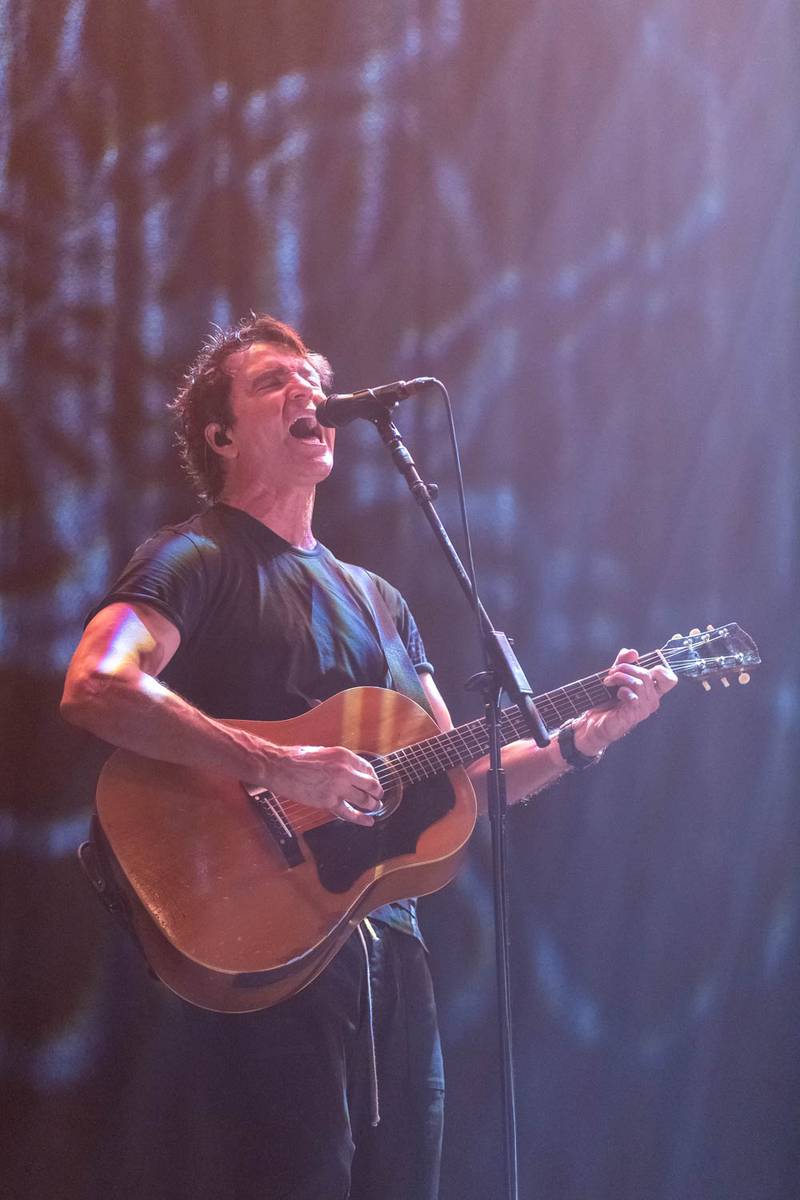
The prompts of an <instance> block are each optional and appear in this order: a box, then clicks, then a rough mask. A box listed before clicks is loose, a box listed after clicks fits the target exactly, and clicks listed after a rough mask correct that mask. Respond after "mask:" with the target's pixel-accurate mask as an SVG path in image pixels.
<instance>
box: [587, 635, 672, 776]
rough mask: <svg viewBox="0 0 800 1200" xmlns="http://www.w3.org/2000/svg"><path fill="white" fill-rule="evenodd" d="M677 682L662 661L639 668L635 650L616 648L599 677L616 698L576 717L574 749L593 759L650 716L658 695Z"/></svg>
mask: <svg viewBox="0 0 800 1200" xmlns="http://www.w3.org/2000/svg"><path fill="white" fill-rule="evenodd" d="M677 682H678V676H677V675H676V674H675V672H674V671H671V670H670V669H669V667H666V666H664V665H663V664H659V665H658V666H655V667H651V668H650V669H648V668H646V667H642V666H640V664H639V655H638V653H637V652H636V650H620V652H619V654H618V655H617V657H616V658H615V659H614V665H613V666H612V667H611V669H610V671H609V672H608V674H607V675H606V676H605V677H604V679H603V683H604V684H605V686H606V687H615V688H616V689H617V698H616V700H615V702H614V704H613V705H612V706H611V707H610V708H591V709H589V711H588V712H586V713H584V714H583V715H582V716H580V717H578V718H577V720H576V721H575V722H574V726H575V746H576V748H577V749H578V750H580V752H581V753H582V754H586V755H588V756H589V757H590V758H594V757H595V755H597V754H600V753H601V752H602V751H603V750H605V748H606V746H608V745H610V744H611V742H616V741H619V739H620V738H621V737H624V736H625V734H626V733H629V732H630V731H631V729H633V727H634V725H638V724H639V722H640V721H644V720H645V718H646V717H649V716H652V714H653V713H654V712H655V711H656V709H657V708H658V706H659V704H660V703H661V698H662V696H665V695H666V693H667V692H669V691H671V690H672V689H673V688H674V687H675V684H676V683H677Z"/></svg>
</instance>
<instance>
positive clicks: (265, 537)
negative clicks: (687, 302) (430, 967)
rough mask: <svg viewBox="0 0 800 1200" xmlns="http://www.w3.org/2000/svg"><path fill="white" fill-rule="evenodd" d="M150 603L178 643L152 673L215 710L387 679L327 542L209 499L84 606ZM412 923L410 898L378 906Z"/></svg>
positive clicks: (346, 576)
mask: <svg viewBox="0 0 800 1200" xmlns="http://www.w3.org/2000/svg"><path fill="white" fill-rule="evenodd" d="M371 578H372V580H373V582H374V583H375V586H376V587H377V589H378V590H379V592H380V594H381V597H382V598H383V600H384V601H385V603H386V605H387V607H388V609H389V612H390V613H391V615H392V617H393V619H394V622H395V624H396V626H397V630H398V633H399V634H400V638H401V640H402V642H403V644H404V645H405V647H406V649H407V651H408V654H409V657H410V659H411V662H412V663H413V664H414V666H415V667H416V668H417V670H428V671H430V670H432V667H431V665H430V663H429V662H428V661H427V659H426V657H425V650H424V647H423V645H422V640H421V638H420V636H419V632H418V630H417V627H416V624H415V622H414V618H413V617H412V615H411V612H410V611H409V608H408V605H407V604H406V602H405V600H404V599H403V597H402V596H401V595H400V593H399V592H398V591H397V590H396V589H395V588H393V587H391V585H390V584H388V583H386V582H385V581H384V580H382V579H380V578H379V577H378V576H376V575H372V576H371ZM117 601H126V602H129V603H141V604H148V605H150V607H151V608H154V609H156V610H157V611H158V612H160V613H162V614H163V616H165V617H167V618H168V620H170V621H171V622H172V623H173V624H174V625H175V626H176V628H177V629H178V631H179V633H180V635H181V642H180V646H179V648H178V650H177V651H176V653H175V655H174V656H173V658H172V660H171V661H170V662H169V664H168V665H167V667H166V668H165V670H164V672H163V673H162V676H161V678H162V679H163V681H164V683H166V684H167V686H169V687H170V688H172V689H173V690H174V691H176V692H178V693H179V694H180V695H181V696H183V697H185V698H186V699H187V700H189V701H190V702H191V703H192V704H194V705H195V706H196V707H197V708H200V709H202V711H203V712H206V713H208V714H209V715H210V716H213V717H229V718H234V719H235V718H239V719H240V720H263V721H277V720H283V719H285V718H287V717H293V716H297V715H299V714H300V713H303V712H307V711H308V709H309V708H312V707H313V706H314V704H315V703H316V702H318V701H320V700H326V699H327V698H328V697H329V696H333V695H335V694H336V693H337V692H340V691H342V690H344V689H345V688H348V687H355V686H360V685H371V686H375V687H389V686H391V677H390V675H389V671H388V668H387V664H386V659H385V657H384V653H383V649H382V647H381V641H380V636H379V634H378V630H377V628H376V625H375V620H374V618H373V615H372V612H371V608H370V603H369V601H368V599H367V598H366V597H365V596H364V594H363V592H361V591H360V589H359V588H358V585H357V582H356V580H355V579H354V577H353V575H352V574H351V572H350V571H349V570H347V569H346V568H345V567H343V566H342V564H340V563H339V561H338V559H337V558H336V557H335V556H334V555H333V554H332V553H331V552H330V550H328V549H327V548H326V547H325V546H323V545H321V544H320V543H317V545H316V547H315V548H314V549H313V550H299V549H297V547H295V546H292V545H291V544H290V543H289V542H286V541H285V540H284V539H283V538H281V537H279V536H278V535H277V534H276V533H273V532H272V530H270V529H268V528H267V527H266V526H265V525H262V524H261V522H260V521H257V520H255V518H253V517H251V516H250V515H249V514H248V513H245V512H243V511H242V510H241V509H237V508H231V507H229V506H228V505H225V504H217V505H215V506H214V507H213V508H210V509H208V510H207V511H206V512H204V513H201V514H200V515H198V516H195V517H192V518H190V520H188V521H185V522H183V523H182V524H180V525H174V526H168V527H167V528H165V529H162V530H161V531H160V532H159V533H157V534H155V535H154V536H153V537H152V538H150V539H149V540H148V541H146V542H145V543H144V544H143V545H141V546H140V547H139V548H138V549H137V550H136V551H135V553H134V554H133V557H132V558H131V560H130V562H129V563H128V565H127V566H126V567H125V569H124V570H123V572H122V574H121V575H120V576H119V578H118V579H117V581H116V583H115V584H114V585H113V587H112V588H111V591H110V592H109V593H108V594H107V595H106V596H105V597H104V598H103V600H102V602H101V603H100V604H99V605H98V606H97V607H96V608H95V609H94V610H93V613H92V614H91V615H94V613H95V612H97V611H99V609H100V608H104V607H105V606H106V605H108V604H113V603H116V602H117ZM375 916H377V917H378V918H379V919H381V920H386V921H387V922H388V923H390V924H392V925H396V926H397V927H398V928H402V929H404V930H405V931H406V932H413V933H416V932H417V926H416V914H415V912H414V906H413V905H409V904H407V903H404V904H402V905H391V906H390V905H384V906H382V907H381V908H380V909H377V910H376V912H375Z"/></svg>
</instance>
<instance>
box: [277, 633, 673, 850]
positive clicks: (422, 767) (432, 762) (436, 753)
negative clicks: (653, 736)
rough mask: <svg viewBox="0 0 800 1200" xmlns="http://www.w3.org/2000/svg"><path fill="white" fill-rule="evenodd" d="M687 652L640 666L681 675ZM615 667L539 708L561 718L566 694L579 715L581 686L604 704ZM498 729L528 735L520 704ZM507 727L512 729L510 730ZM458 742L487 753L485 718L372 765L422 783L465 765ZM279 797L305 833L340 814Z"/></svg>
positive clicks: (655, 655) (388, 783)
mask: <svg viewBox="0 0 800 1200" xmlns="http://www.w3.org/2000/svg"><path fill="white" fill-rule="evenodd" d="M685 652H686V648H685V647H684V646H677V647H675V648H674V649H669V648H668V647H665V648H663V649H661V650H653V651H651V652H650V653H648V654H644V655H642V657H641V658H640V659H639V665H640V666H643V667H645V668H646V669H647V668H648V667H649V666H657V665H659V664H663V663H664V661H665V660H666V662H667V664H668V665H670V666H671V667H672V668H673V670H675V672H676V674H678V673H680V671H681V670H687V669H689V668H691V667H693V666H695V665H696V659H695V658H692V657H686V658H684V660H683V661H682V662H681V661H680V656H681V655H684V654H685ZM613 669H614V668H613V666H611V667H608V668H607V669H606V670H605V671H600V672H598V673H596V674H594V675H587V676H585V677H584V678H583V679H577V680H575V681H574V682H573V683H570V684H567V685H566V686H565V687H563V688H556V689H555V690H554V691H552V692H546V693H543V694H542V695H541V696H537V697H535V699H534V703H535V704H536V705H537V707H539V708H541V709H550V710H552V712H553V713H554V714H555V716H556V717H557V718H559V719H563V717H562V713H561V712H560V711H559V707H558V705H557V703H556V702H555V700H554V699H553V697H555V696H564V697H565V698H566V699H567V700H568V702H569V704H570V707H571V708H573V710H574V713H575V715H577V714H579V713H581V712H585V711H586V706H585V704H584V705H582V706H580V707H576V705H575V704H574V703H573V702H572V699H571V695H570V694H571V693H572V694H576V693H577V692H578V690H580V691H582V692H583V693H584V696H585V697H586V698H588V699H589V700H590V702H591V703H590V705H589V707H592V706H593V705H594V704H596V703H602V702H603V701H604V700H607V699H608V698H609V697H610V694H611V689H610V688H608V687H606V686H605V684H603V683H602V679H603V678H605V677H606V676H607V675H608V674H609V672H610V671H612V670H613ZM587 685H588V686H587ZM515 721H516V722H518V724H517V723H515ZM503 726H505V727H506V728H505V730H503ZM500 728H501V734H502V735H503V737H504V740H503V744H504V745H508V744H509V742H512V741H515V740H517V739H518V738H521V737H524V735H525V732H527V730H526V729H525V728H524V726H523V717H522V714H521V712H520V710H519V708H518V706H516V705H512V706H511V707H510V708H506V709H503V710H502V712H501V714H500ZM509 729H510V734H509V732H508V731H509ZM468 738H471V739H472V743H473V744H472V745H470V744H469V742H468V740H467V739H468ZM458 742H461V743H462V749H463V750H464V751H465V752H466V754H467V760H466V761H467V762H470V761H474V758H478V757H480V756H481V754H484V753H486V751H487V749H488V731H487V730H486V724H485V719H483V718H476V719H475V720H473V721H469V722H467V723H466V724H465V725H461V726H457V727H456V728H454V729H449V730H445V731H443V732H442V733H439V734H434V735H433V736H431V737H430V738H425V739H423V740H422V741H420V742H415V743H413V744H412V745H410V746H400V747H397V748H396V749H395V750H392V751H390V752H389V753H388V754H386V755H382V756H381V760H380V761H379V762H377V763H375V764H373V765H374V770H375V774H376V776H377V778H378V782H379V783H380V784H381V786H382V787H383V788H384V790H385V791H386V790H389V789H390V788H391V787H392V786H398V784H402V783H418V782H421V781H422V780H424V779H426V778H429V777H430V776H431V775H432V774H438V773H439V772H441V771H446V770H450V769H452V768H454V767H458V766H463V765H465V760H464V759H463V758H462V757H461V755H460V754H459V750H458V746H457V743H458ZM475 751H477V753H475ZM448 754H450V755H451V756H453V755H454V756H455V758H454V760H453V761H451V758H448V757H447V755H448ZM401 756H403V757H401ZM404 759H405V760H406V761H404ZM432 766H433V767H434V768H435V769H434V770H433V771H432V770H431V767H432ZM417 772H420V774H418V775H417ZM275 802H276V803H277V804H278V806H279V808H280V810H281V812H282V813H283V814H284V816H285V817H286V819H287V820H290V818H295V819H293V820H291V824H292V828H293V829H294V830H295V831H296V832H298V833H303V832H305V831H307V830H309V829H312V828H315V827H317V826H319V825H322V824H327V823H328V822H330V821H333V820H337V819H338V818H337V817H336V816H334V815H332V814H331V813H330V811H329V810H328V809H322V808H320V809H317V808H315V807H314V806H312V805H306V804H302V803H301V802H300V801H298V800H291V799H285V800H279V799H278V798H277V797H276V800H275ZM295 814H296V817H295Z"/></svg>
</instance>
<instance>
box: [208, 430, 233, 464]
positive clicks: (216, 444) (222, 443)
mask: <svg viewBox="0 0 800 1200" xmlns="http://www.w3.org/2000/svg"><path fill="white" fill-rule="evenodd" d="M204 433H205V439H206V442H207V443H208V445H209V446H210V447H211V449H212V450H213V451H214V453H215V454H221V455H222V456H223V457H224V458H230V457H231V453H232V452H231V451H230V450H227V449H226V448H227V447H228V446H233V441H232V439H231V438H229V437H228V434H227V433H226V432H225V426H224V425H220V424H219V422H218V421H212V422H211V424H209V425H206V427H205V430H204Z"/></svg>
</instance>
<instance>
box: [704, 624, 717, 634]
mask: <svg viewBox="0 0 800 1200" xmlns="http://www.w3.org/2000/svg"><path fill="white" fill-rule="evenodd" d="M716 628H717V627H716V625H706V632H707V633H713V631H714V630H715V629H716Z"/></svg>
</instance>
